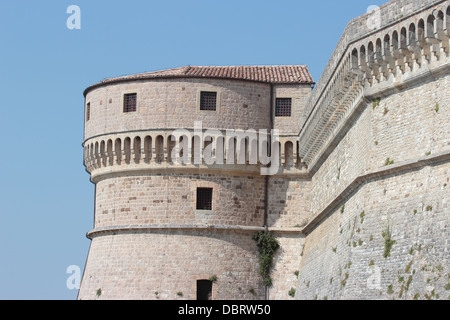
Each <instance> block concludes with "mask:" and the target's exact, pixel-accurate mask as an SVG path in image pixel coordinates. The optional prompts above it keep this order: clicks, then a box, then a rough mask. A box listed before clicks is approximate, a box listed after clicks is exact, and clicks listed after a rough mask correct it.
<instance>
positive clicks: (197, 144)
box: [191, 135, 202, 165]
mask: <svg viewBox="0 0 450 320" xmlns="http://www.w3.org/2000/svg"><path fill="white" fill-rule="evenodd" d="M191 148H192V154H191V157H192V160H191V162H192V163H193V164H195V165H200V164H202V160H201V159H202V158H201V154H202V139H200V136H198V135H194V136H193V137H192V146H191Z"/></svg>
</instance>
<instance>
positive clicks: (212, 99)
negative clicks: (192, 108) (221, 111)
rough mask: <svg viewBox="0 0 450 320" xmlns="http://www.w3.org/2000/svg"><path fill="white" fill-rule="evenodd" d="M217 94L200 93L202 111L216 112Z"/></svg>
mask: <svg viewBox="0 0 450 320" xmlns="http://www.w3.org/2000/svg"><path fill="white" fill-rule="evenodd" d="M216 106H217V92H208V91H202V92H201V93H200V110H204V111H216Z"/></svg>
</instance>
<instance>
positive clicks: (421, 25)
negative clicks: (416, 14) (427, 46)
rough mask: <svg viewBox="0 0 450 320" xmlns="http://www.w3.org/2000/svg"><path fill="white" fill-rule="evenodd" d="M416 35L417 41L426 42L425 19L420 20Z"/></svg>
mask: <svg viewBox="0 0 450 320" xmlns="http://www.w3.org/2000/svg"><path fill="white" fill-rule="evenodd" d="M416 35H417V41H419V42H423V41H424V40H425V21H423V19H420V20H419V22H418V23H417V30H416Z"/></svg>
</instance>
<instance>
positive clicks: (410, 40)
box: [408, 23, 417, 47]
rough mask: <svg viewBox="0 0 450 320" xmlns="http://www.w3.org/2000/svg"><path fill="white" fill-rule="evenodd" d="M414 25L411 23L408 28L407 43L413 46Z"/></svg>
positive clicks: (415, 38)
mask: <svg viewBox="0 0 450 320" xmlns="http://www.w3.org/2000/svg"><path fill="white" fill-rule="evenodd" d="M416 40H417V37H416V25H415V24H414V23H411V24H410V25H409V29H408V45H409V46H411V47H414V46H415V45H416Z"/></svg>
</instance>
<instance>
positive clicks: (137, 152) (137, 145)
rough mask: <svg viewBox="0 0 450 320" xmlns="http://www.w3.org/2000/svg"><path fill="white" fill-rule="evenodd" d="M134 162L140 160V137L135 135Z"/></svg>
mask: <svg viewBox="0 0 450 320" xmlns="http://www.w3.org/2000/svg"><path fill="white" fill-rule="evenodd" d="M133 151H134V162H136V163H139V162H140V161H141V137H139V136H137V137H135V138H134V141H133Z"/></svg>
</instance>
